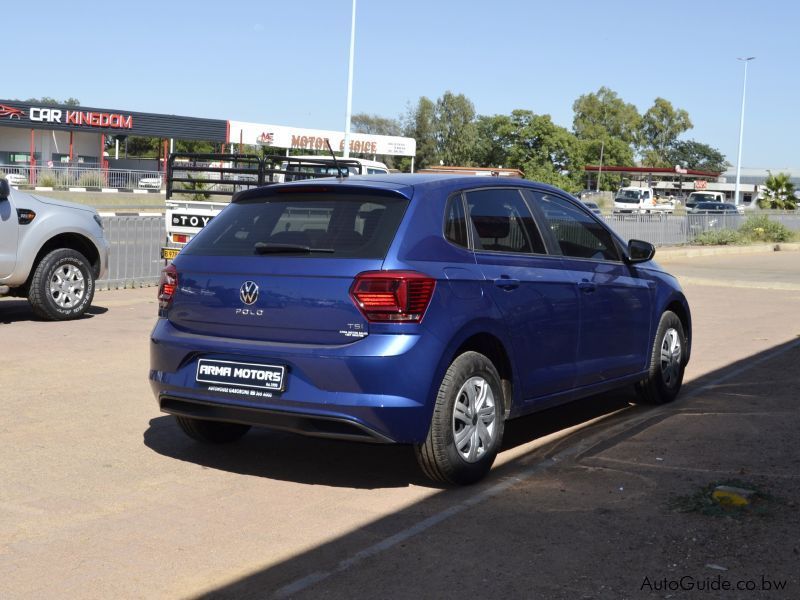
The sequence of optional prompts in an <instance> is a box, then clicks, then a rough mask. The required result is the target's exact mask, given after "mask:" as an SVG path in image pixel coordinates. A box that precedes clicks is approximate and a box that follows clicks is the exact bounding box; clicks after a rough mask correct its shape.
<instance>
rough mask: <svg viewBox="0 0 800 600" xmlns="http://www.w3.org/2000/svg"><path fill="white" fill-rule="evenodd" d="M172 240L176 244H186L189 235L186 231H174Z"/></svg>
mask: <svg viewBox="0 0 800 600" xmlns="http://www.w3.org/2000/svg"><path fill="white" fill-rule="evenodd" d="M172 241H173V242H175V243H176V244H185V243H186V242H188V241H189V236H188V235H186V234H185V233H173V234H172Z"/></svg>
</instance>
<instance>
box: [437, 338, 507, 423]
mask: <svg viewBox="0 0 800 600" xmlns="http://www.w3.org/2000/svg"><path fill="white" fill-rule="evenodd" d="M465 352H477V353H478V354H482V355H484V356H485V357H486V358H488V359H489V360H490V361H491V362H492V364H493V365H494V367H495V369H497V373H498V375H499V376H500V385H501V386H502V388H503V410H504V413H505V415H506V417H507V416H508V413H509V412H510V410H511V405H512V404H513V398H514V396H513V391H514V370H513V365H512V364H511V358H510V356H509V353H508V352H507V350H506V347H505V344H503V342H502V341H501V340H500V339H499V338H498V337H497V336H495V335H493V334H491V333H488V332H480V333H475V334H473V335H471V336H470V337H468V338H467V339H465V340H463V341H462V342H461V343H460V344H459V345H458V347H457V348H456V350H455V351H454V352H453V353H452V354H451V355H450V356H449V357H448V360H447V365H448V366H449V365H450V364H451V363H452V362H453V361H454V360H455V359H456V358H457V357H459V356H461V355H462V354H464V353H465ZM446 368H447V366H446V367H445V369H446ZM437 386H438V383H437Z"/></svg>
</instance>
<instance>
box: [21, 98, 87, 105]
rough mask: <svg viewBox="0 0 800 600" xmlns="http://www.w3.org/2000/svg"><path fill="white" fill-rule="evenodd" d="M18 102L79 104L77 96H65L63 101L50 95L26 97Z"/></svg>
mask: <svg viewBox="0 0 800 600" xmlns="http://www.w3.org/2000/svg"><path fill="white" fill-rule="evenodd" d="M18 102H30V103H31V104H59V105H61V106H80V105H81V102H80V100H78V99H77V98H67V99H66V100H64V101H63V102H61V101H59V100H56V99H55V98H51V97H50V96H42V97H41V98H28V99H27V100H18Z"/></svg>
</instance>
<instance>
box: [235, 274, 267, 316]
mask: <svg viewBox="0 0 800 600" xmlns="http://www.w3.org/2000/svg"><path fill="white" fill-rule="evenodd" d="M239 300H241V301H242V304H246V305H247V306H252V305H253V304H255V303H256V301H258V284H257V283H256V282H255V281H245V282H244V283H243V284H242V287H240V288H239ZM236 314H237V315H242V316H246V317H260V316H261V315H263V314H264V311H263V310H262V309H260V308H237V309H236Z"/></svg>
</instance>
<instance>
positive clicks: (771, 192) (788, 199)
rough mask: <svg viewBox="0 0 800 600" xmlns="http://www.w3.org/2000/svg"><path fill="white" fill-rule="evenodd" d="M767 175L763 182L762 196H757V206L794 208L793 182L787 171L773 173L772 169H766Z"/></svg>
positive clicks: (795, 201) (795, 200) (795, 202)
mask: <svg viewBox="0 0 800 600" xmlns="http://www.w3.org/2000/svg"><path fill="white" fill-rule="evenodd" d="M767 173H769V177H767V180H766V181H765V182H764V187H765V188H766V189H765V190H764V197H763V198H759V200H758V207H759V208H782V209H790V210H791V209H794V208H796V204H797V198H795V195H794V184H793V183H792V181H791V177H790V176H789V173H778V174H777V175H773V174H772V171H767Z"/></svg>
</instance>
